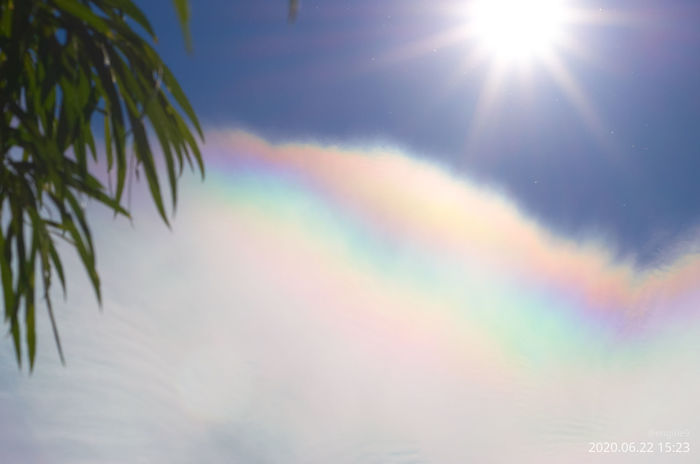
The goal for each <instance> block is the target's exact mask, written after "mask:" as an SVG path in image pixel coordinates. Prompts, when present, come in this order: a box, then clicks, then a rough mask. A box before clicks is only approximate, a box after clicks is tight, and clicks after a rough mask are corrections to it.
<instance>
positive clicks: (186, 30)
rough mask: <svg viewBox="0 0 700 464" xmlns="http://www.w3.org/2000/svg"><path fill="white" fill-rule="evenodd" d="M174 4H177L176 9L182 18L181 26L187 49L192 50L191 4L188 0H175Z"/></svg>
mask: <svg viewBox="0 0 700 464" xmlns="http://www.w3.org/2000/svg"><path fill="white" fill-rule="evenodd" d="M173 5H175V11H176V12H177V18H178V19H179V20H180V28H181V29H182V35H184V36H185V47H187V51H188V52H191V51H192V37H191V35H190V25H189V21H190V5H189V3H188V2H187V0H173Z"/></svg>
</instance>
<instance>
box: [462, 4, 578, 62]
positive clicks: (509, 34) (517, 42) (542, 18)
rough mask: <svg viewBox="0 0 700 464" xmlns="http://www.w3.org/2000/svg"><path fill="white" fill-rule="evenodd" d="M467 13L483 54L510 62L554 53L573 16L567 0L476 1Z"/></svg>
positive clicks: (470, 26) (471, 30)
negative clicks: (568, 19)
mask: <svg viewBox="0 0 700 464" xmlns="http://www.w3.org/2000/svg"><path fill="white" fill-rule="evenodd" d="M466 13H467V21H468V28H469V30H470V33H471V34H472V35H473V37H474V39H475V41H476V43H477V47H478V48H479V51H480V52H481V53H483V54H484V55H486V57H488V58H492V59H495V60H498V61H501V62H508V63H512V62H523V61H525V62H527V61H531V60H532V59H537V58H542V57H544V56H546V55H548V54H551V53H552V52H553V51H554V50H555V49H556V48H557V46H559V45H561V43H562V41H563V39H564V36H565V32H566V31H565V29H566V23H567V18H568V16H569V15H568V14H567V2H566V0H475V1H474V2H472V3H470V4H469V7H468V11H467V12H466Z"/></svg>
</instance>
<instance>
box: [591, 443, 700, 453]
mask: <svg viewBox="0 0 700 464" xmlns="http://www.w3.org/2000/svg"><path fill="white" fill-rule="evenodd" d="M588 452H589V453H596V454H635V453H638V454H688V453H690V442H689V441H590V442H588Z"/></svg>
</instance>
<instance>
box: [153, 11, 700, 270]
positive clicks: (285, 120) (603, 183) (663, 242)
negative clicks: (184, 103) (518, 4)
mask: <svg viewBox="0 0 700 464" xmlns="http://www.w3.org/2000/svg"><path fill="white" fill-rule="evenodd" d="M450 4H454V2H445V1H441V2H430V3H427V2H417V1H386V2H380V3H378V2H364V1H357V2H343V1H334V0H329V1H306V2H302V5H301V10H300V14H299V18H298V21H297V23H296V24H292V25H290V24H287V23H286V22H285V21H284V19H285V14H286V10H285V8H286V5H285V2H283V1H279V0H278V1H275V2H270V1H267V2H241V1H236V2H227V1H211V2H197V3H195V4H193V5H192V33H193V37H194V53H193V55H191V56H188V55H186V54H185V53H183V43H182V39H181V35H180V32H179V30H178V28H177V25H176V24H177V23H176V21H175V20H174V13H173V12H172V11H171V8H169V2H167V1H165V0H161V1H159V2H148V3H147V4H146V5H145V7H146V10H147V12H148V13H149V16H150V17H152V18H153V22H154V26H155V28H156V31H157V33H158V35H159V37H160V43H159V46H158V49H159V51H161V53H162V54H163V55H164V56H165V58H166V61H167V62H168V63H170V65H171V67H172V68H173V70H174V71H175V73H176V75H177V76H179V78H180V79H181V81H182V83H183V85H184V87H185V89H186V90H187V91H188V94H189V95H190V97H191V99H192V101H193V104H194V106H195V108H196V109H197V110H198V112H199V114H200V116H201V118H202V120H203V121H204V122H205V125H207V126H224V127H229V126H231V125H236V126H239V127H244V128H247V129H249V130H252V131H254V132H256V133H259V134H261V135H264V136H266V137H269V138H271V139H273V140H275V139H279V140H288V139H296V140H299V139H302V140H321V141H330V142H335V143H343V142H348V141H352V142H355V141H360V142H382V143H390V144H393V145H398V146H401V147H404V148H406V149H407V150H409V151H411V152H413V153H415V154H417V155H418V156H421V157H426V158H430V159H434V160H437V161H438V162H440V163H441V164H443V165H444V166H445V167H446V168H447V169H450V170H454V171H458V172H463V173H467V174H468V175H470V176H472V177H474V178H477V179H479V180H481V181H484V182H487V183H489V184H493V185H494V186H495V187H496V188H499V189H502V190H504V191H506V192H507V193H508V194H510V195H511V196H512V197H513V198H514V199H515V200H516V201H517V202H518V203H519V204H521V205H522V206H523V207H524V208H525V209H526V210H527V211H529V212H530V213H531V214H533V215H534V216H536V217H538V218H540V219H541V220H543V221H545V222H547V223H548V224H549V225H550V226H552V227H553V228H555V229H556V230H558V231H560V232H563V233H565V234H570V235H572V236H582V235H583V236H586V235H598V236H601V237H603V238H604V239H605V240H608V241H610V242H611V244H612V245H614V246H615V247H616V248H617V249H618V250H619V252H620V253H621V254H622V255H625V256H627V257H629V256H632V257H633V258H634V259H637V260H638V261H639V262H640V263H642V264H649V263H651V262H658V261H659V260H663V259H664V258H665V257H666V255H667V253H669V249H672V248H673V245H674V243H676V242H678V241H684V240H685V241H687V240H688V238H689V234H692V232H693V230H694V228H695V227H696V226H697V223H698V219H700V203H699V202H698V201H696V199H697V198H698V197H700V184H699V183H698V182H696V180H695V179H696V172H697V170H698V167H699V166H700V158H699V157H698V150H700V131H697V130H696V129H695V125H696V124H697V121H698V118H699V117H700V97H699V96H698V95H699V93H698V91H697V82H698V81H699V80H700V79H699V78H700V63H698V60H697V47H698V45H699V44H700V30H698V29H697V27H696V24H697V18H698V17H699V15H700V6H698V5H697V4H696V3H695V2H692V1H682V0H672V1H668V2H659V1H651V0H642V1H618V2H611V1H581V2H577V5H579V6H581V7H583V8H585V9H586V10H590V11H591V12H593V13H594V20H593V21H590V22H589V23H587V24H580V25H576V26H575V27H574V30H573V32H572V35H573V36H574V38H575V40H576V41H577V42H579V43H580V44H581V45H582V47H581V48H583V49H584V51H585V56H583V55H582V54H575V53H570V52H567V51H563V52H562V53H561V54H560V56H561V58H562V60H563V61H564V62H565V64H566V66H567V68H568V69H569V72H570V74H571V75H572V76H573V77H574V78H575V79H576V80H577V82H578V84H579V86H580V88H581V89H582V92H583V93H584V94H585V98H586V100H587V101H588V103H589V105H590V107H591V108H592V109H593V110H594V111H595V112H596V113H597V116H598V118H599V124H600V125H599V127H598V128H596V129H592V128H591V127H590V126H589V125H587V124H586V123H585V121H584V119H583V118H582V116H581V114H580V113H579V112H577V110H576V108H575V106H574V105H573V104H572V102H571V101H570V99H569V98H567V95H566V94H565V92H564V91H563V90H562V89H561V87H560V86H558V85H557V83H556V81H555V80H554V79H553V78H552V76H551V75H550V73H548V72H547V70H546V69H544V68H543V67H542V66H535V67H534V69H533V71H532V75H531V81H530V82H529V83H528V84H525V83H524V79H523V77H522V76H521V75H519V74H518V73H516V72H512V73H506V74H507V75H506V77H505V82H504V84H503V86H502V88H501V90H500V91H499V92H498V94H499V95H498V101H497V102H496V103H495V104H494V106H493V110H492V112H491V114H490V117H489V118H488V121H487V122H486V124H485V126H486V127H481V128H479V129H478V131H477V133H476V134H474V132H475V129H474V126H475V110H476V105H477V102H478V99H479V95H480V93H481V92H482V90H483V85H484V82H485V81H486V80H487V78H488V72H489V66H488V63H485V62H481V63H476V64H474V65H472V66H471V67H469V68H468V69H467V68H466V67H465V66H463V64H464V62H465V61H466V57H467V56H468V55H469V53H470V51H471V48H472V47H473V44H471V43H470V42H469V40H462V41H455V42H454V43H451V44H447V45H445V44H435V46H434V47H433V45H432V44H431V42H430V41H431V38H434V37H435V36H437V35H439V34H440V33H443V32H444V31H445V30H448V29H450V28H453V27H455V24H457V23H458V22H459V21H458V19H455V17H454V15H453V14H452V15H450V14H449V13H446V11H445V10H446V8H445V7H446V6H449V5H450ZM423 43H427V44H428V45H427V46H426V47H424V48H423V50H422V51H421V52H420V53H410V49H411V48H413V47H414V46H415V45H416V44H423ZM596 130H597V131H598V133H594V132H595V131H596Z"/></svg>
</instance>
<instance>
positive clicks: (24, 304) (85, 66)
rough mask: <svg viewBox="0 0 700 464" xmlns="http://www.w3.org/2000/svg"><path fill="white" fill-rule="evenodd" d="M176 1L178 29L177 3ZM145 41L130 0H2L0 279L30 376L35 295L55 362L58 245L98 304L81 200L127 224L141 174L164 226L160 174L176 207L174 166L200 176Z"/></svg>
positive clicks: (176, 92) (178, 105)
mask: <svg viewBox="0 0 700 464" xmlns="http://www.w3.org/2000/svg"><path fill="white" fill-rule="evenodd" d="M174 4H175V7H176V11H177V12H178V15H179V17H180V20H181V21H182V22H183V24H186V21H187V16H188V14H189V13H188V8H187V7H188V5H187V2H186V1H184V0H174ZM184 30H185V35H186V39H187V42H188V44H189V38H188V35H187V30H186V28H184ZM155 41H156V36H155V34H154V31H153V29H152V27H151V24H150V23H149V22H148V20H147V18H146V16H145V15H144V14H143V12H142V11H141V10H140V9H139V8H138V7H137V6H136V5H135V4H134V3H133V2H132V1H131V0H0V109H1V110H2V113H1V114H0V118H1V120H0V275H1V280H2V293H3V304H4V320H5V323H6V324H7V325H8V326H9V331H10V334H11V336H12V340H13V342H14V350H15V354H16V357H17V362H18V364H20V365H21V363H22V357H23V354H22V353H23V351H25V350H26V356H27V358H28V363H29V367H30V369H31V368H32V367H33V365H34V360H35V355H36V330H35V308H36V293H37V289H40V290H41V291H42V292H43V299H44V300H45V302H46V306H47V309H48V313H49V318H50V321H51V325H52V327H53V330H54V336H55V340H56V344H57V348H58V351H59V355H60V356H61V359H63V354H62V351H61V345H60V341H59V338H58V331H57V330H56V324H55V320H54V317H53V311H52V306H51V298H50V293H49V290H50V288H51V285H52V283H53V278H54V277H56V278H57V279H58V281H59V283H60V285H61V287H62V289H63V292H64V294H65V289H66V278H65V274H64V270H63V266H62V263H61V257H60V255H59V252H58V250H57V248H56V240H65V241H67V242H68V243H69V244H70V245H71V246H72V247H73V248H74V249H75V251H76V252H77V254H78V256H79V257H80V260H81V262H82V265H83V266H84V268H85V270H86V271H87V274H88V276H89V278H90V281H91V283H92V286H93V288H94V290H95V293H96V296H97V299H98V301H101V294H100V279H99V276H98V273H97V267H96V260H95V248H94V245H93V240H92V234H91V231H90V227H89V224H88V221H87V218H86V216H85V205H86V202H87V201H95V202H98V203H100V204H102V205H104V206H106V207H107V208H109V209H110V210H112V211H113V212H114V213H115V215H122V216H126V217H128V216H129V211H128V207H125V205H124V202H123V197H124V192H125V189H126V190H128V186H127V178H128V177H130V173H132V172H136V173H139V172H142V173H143V176H144V177H145V179H146V181H147V183H148V187H149V190H150V193H151V196H152V199H153V201H154V204H155V206H156V208H157V210H158V212H159V214H160V216H161V217H162V219H163V220H164V221H165V222H166V224H167V223H168V215H167V212H166V203H167V202H166V200H165V199H164V193H163V191H162V190H163V189H162V187H161V183H160V179H159V177H164V179H165V181H166V183H165V184H164V185H167V186H168V187H167V189H168V190H169V196H170V199H171V201H172V206H173V207H174V206H175V204H176V202H177V182H178V178H179V176H180V174H181V173H182V171H183V168H184V166H185V165H186V164H187V165H189V166H190V167H191V168H192V169H196V170H199V171H200V172H201V173H202V174H203V173H204V167H203V163H202V157H201V154H200V152H199V148H198V143H197V139H196V136H197V135H198V136H199V138H200V139H201V138H202V131H201V128H200V126H199V123H198V121H197V117H196V115H195V113H194V111H193V109H192V107H191V106H190V103H189V102H188V100H187V98H186V96H185V94H184V93H183V91H182V89H181V88H180V86H179V84H178V83H177V81H176V80H175V78H174V77H173V75H172V73H171V71H170V70H169V69H168V67H167V66H166V65H165V64H164V63H163V61H162V60H161V58H160V57H159V55H158V53H157V52H156V51H155V50H154V48H153V47H152V46H151V45H150V43H151V42H155ZM191 127H193V128H194V129H191ZM192 131H195V132H196V133H195V134H193V132H192ZM151 135H152V136H153V138H151V137H150V136H151ZM100 140H101V142H99V141H100ZM152 140H154V141H157V145H159V148H160V150H159V152H160V153H162V158H163V165H164V171H165V175H161V176H159V175H158V172H157V171H158V163H157V161H156V159H155V156H154V149H153V147H152V146H151V142H152ZM98 142H99V143H98ZM98 145H99V147H98ZM97 167H100V168H105V172H106V177H105V176H103V177H105V178H106V180H105V181H103V180H100V178H98V177H97V175H96V172H95V169H96V168H97ZM105 183H106V184H107V185H105ZM37 272H38V276H37ZM23 345H24V347H25V349H24V350H23Z"/></svg>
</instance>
